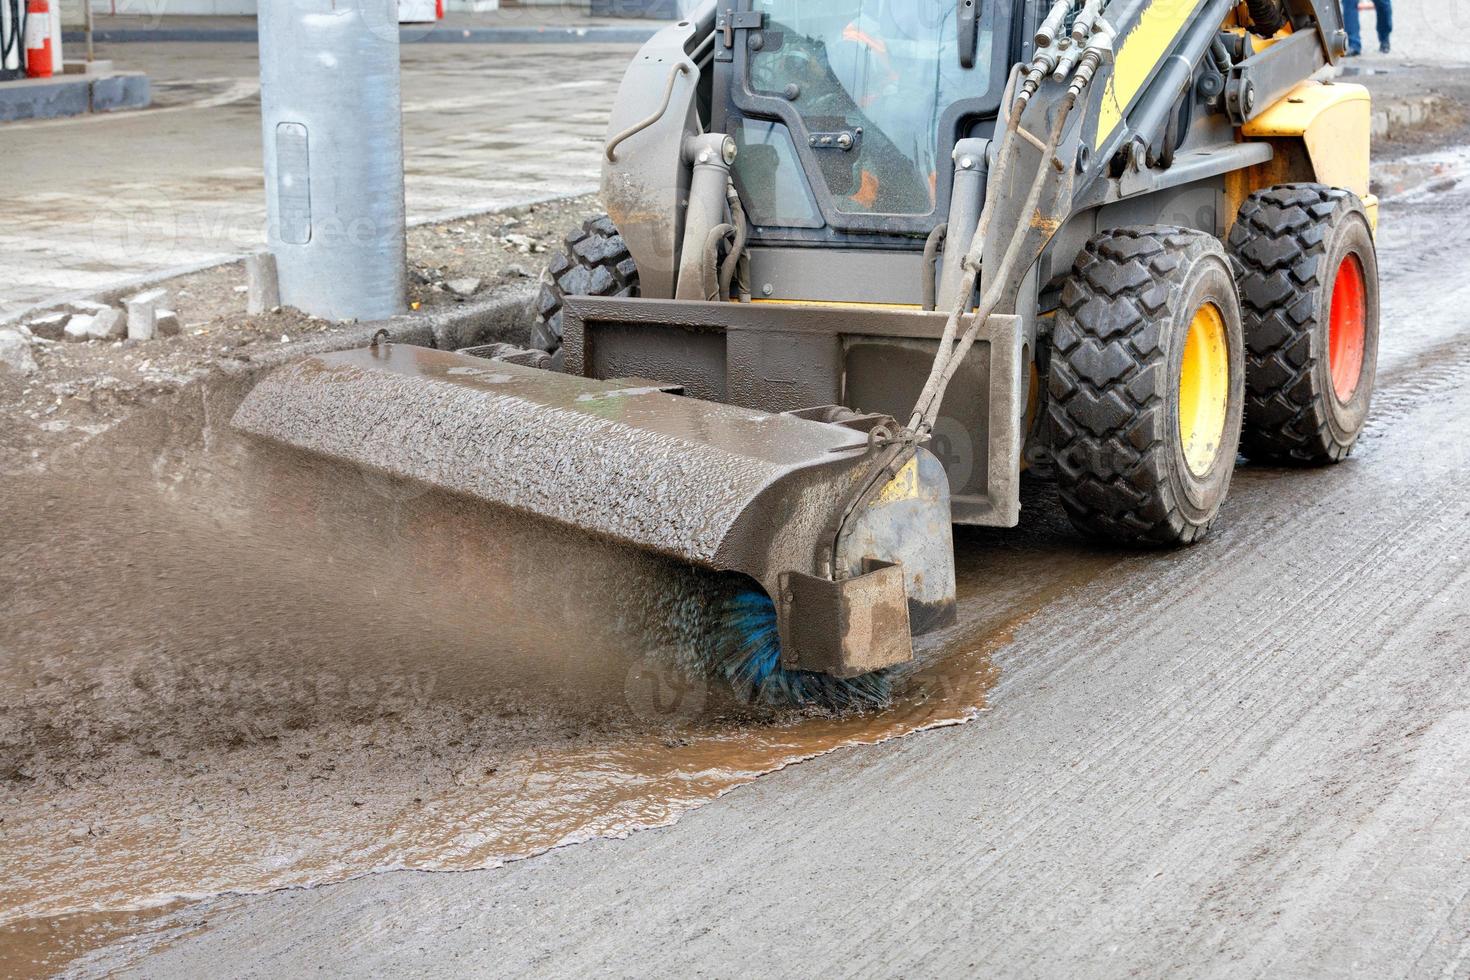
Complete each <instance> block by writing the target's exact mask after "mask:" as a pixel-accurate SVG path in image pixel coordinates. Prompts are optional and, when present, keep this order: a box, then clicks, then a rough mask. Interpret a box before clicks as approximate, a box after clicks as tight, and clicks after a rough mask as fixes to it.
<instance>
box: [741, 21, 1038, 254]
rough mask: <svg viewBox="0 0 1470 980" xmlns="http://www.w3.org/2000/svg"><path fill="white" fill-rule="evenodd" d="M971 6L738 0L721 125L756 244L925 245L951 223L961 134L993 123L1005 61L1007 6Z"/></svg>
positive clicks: (980, 132)
mask: <svg viewBox="0 0 1470 980" xmlns="http://www.w3.org/2000/svg"><path fill="white" fill-rule="evenodd" d="M967 5H968V4H967V0H958V2H957V0H735V3H734V5H733V7H732V8H731V10H730V11H729V13H728V14H727V17H729V18H730V20H731V22H732V23H734V24H736V25H738V29H735V30H732V31H730V32H728V34H727V36H728V37H732V38H733V44H732V45H731V48H730V49H729V50H727V51H722V52H721V54H720V55H717V58H720V59H723V60H725V62H726V63H725V64H723V65H722V66H721V67H722V68H723V69H724V70H725V72H726V73H727V74H726V75H725V78H726V79H727V80H728V84H718V83H717V91H723V92H725V93H727V94H728V98H727V100H726V101H725V103H724V105H723V106H722V107H721V106H719V102H720V99H719V98H718V97H717V98H716V103H717V106H716V115H717V122H716V127H717V128H719V129H722V130H723V131H725V132H728V133H730V134H731V135H732V136H733V137H734V138H735V140H736V143H737V145H738V147H739V154H738V157H737V159H736V163H735V167H734V171H735V179H736V183H737V186H738V188H739V190H740V193H741V197H742V200H743V201H744V202H745V205H746V208H747V209H748V211H749V212H750V214H751V218H752V222H753V224H754V225H755V231H754V240H755V242H756V243H757V244H761V243H765V244H774V243H783V244H790V245H814V244H826V245H839V246H852V247H858V248H865V247H866V248H883V247H887V248H895V247H896V248H911V247H921V246H922V243H923V238H924V236H926V235H927V234H928V233H929V232H930V231H931V230H932V229H933V228H934V226H935V225H936V224H939V223H941V222H943V221H944V220H945V216H946V215H947V213H948V210H949V195H950V185H951V183H952V180H953V170H952V168H953V164H952V162H951V159H950V157H951V152H952V150H953V148H954V145H955V142H956V140H958V139H960V138H962V137H965V136H987V135H989V134H990V132H991V131H992V130H993V128H994V119H995V117H996V114H997V112H998V110H999V106H1000V100H1001V94H1002V90H1003V89H1004V87H1005V84H1006V78H1007V74H1008V72H1009V69H1010V66H1011V63H1012V58H1011V57H1010V54H1011V50H1010V49H1011V40H1012V36H1013V30H1012V9H1011V8H1012V7H1013V5H1012V4H1009V3H1004V4H1003V3H997V2H983V0H974V9H975V11H976V15H975V16H974V17H973V21H971V19H970V18H969V17H968V16H965V15H964V14H963V13H962V11H963V10H964V8H965V7H966V6H967ZM967 35H968V36H967ZM716 43H717V45H719V46H720V47H721V48H723V44H722V43H721V42H720V41H718V40H717V42H716ZM720 108H723V109H724V119H723V120H722V121H720V120H718V116H719V109H720Z"/></svg>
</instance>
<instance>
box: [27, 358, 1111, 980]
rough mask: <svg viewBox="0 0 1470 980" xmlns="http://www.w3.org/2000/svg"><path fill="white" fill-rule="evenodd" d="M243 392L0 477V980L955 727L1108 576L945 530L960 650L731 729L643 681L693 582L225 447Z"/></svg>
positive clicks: (697, 594) (522, 849)
mask: <svg viewBox="0 0 1470 980" xmlns="http://www.w3.org/2000/svg"><path fill="white" fill-rule="evenodd" d="M246 385H247V382H245V381H234V382H230V383H225V384H220V385H215V386H214V387H206V386H198V387H195V388H192V389H189V390H187V391H186V392H185V393H184V394H183V395H181V396H179V398H178V399H177V401H176V402H175V403H173V404H171V405H167V406H159V407H156V408H154V409H151V410H149V411H146V412H142V413H139V414H137V415H136V416H134V417H133V418H131V419H130V420H129V421H127V422H126V423H124V424H123V425H122V426H120V427H118V428H117V429H115V430H113V431H111V432H108V433H106V434H105V435H104V436H103V437H101V438H99V439H97V440H94V441H93V442H92V443H90V444H87V445H85V446H83V447H81V448H79V449H78V450H76V451H74V452H72V453H70V454H67V455H66V456H65V457H63V458H59V459H56V460H54V461H53V462H52V463H51V464H50V465H49V466H48V467H46V468H45V469H44V470H41V471H39V472H28V473H24V474H12V475H10V476H8V477H6V478H5V479H4V483H5V486H4V488H3V493H4V497H5V499H6V501H7V511H6V513H7V518H6V524H7V527H6V534H5V537H4V542H3V545H0V550H3V555H0V594H3V596H4V598H3V600H0V650H3V652H4V658H3V669H0V801H3V803H0V817H3V823H0V834H3V839H4V842H5V848H6V861H5V864H4V869H3V872H0V963H7V964H8V966H7V970H19V971H21V972H27V971H30V970H34V969H36V968H38V967H41V966H42V965H43V964H44V967H45V968H47V969H55V968H57V967H58V966H61V965H63V964H64V963H66V962H67V961H68V960H70V959H71V958H72V957H73V956H75V955H77V954H79V953H80V952H83V951H85V950H86V949H87V948H89V947H91V946H93V945H96V944H100V943H103V942H106V941H109V940H111V939H113V938H116V936H118V935H119V934H125V933H127V932H131V931H133V930H135V929H145V928H153V927H161V926H166V927H167V928H169V929H178V928H189V923H190V922H191V921H192V920H191V919H190V917H189V915H188V913H187V911H185V912H184V913H182V914H180V913H178V912H177V909H178V908H179V907H180V906H181V905H182V904H184V903H187V902H188V901H190V900H194V899H200V898H206V897H211V896H215V895H220V894H223V893H231V892H259V891H266V890H270V889H275V888H281V887H292V886H295V887H300V886H308V885H313V884H319V883H323V882H330V881H339V880H343V879H346V878H350V877H354V876H358V875H362V874H367V873H371V872H375V871H383V870H390V869H402V868H411V869H422V870H467V869H476V868H486V867H493V866H496V865H498V864H500V863H502V862H504V861H506V860H509V859H514V858H519V857H525V856H528V855H531V854H535V853H539V852H541V851H545V850H547V849H549V848H552V847H556V846H559V845H563V844H567V843H573V842H577V841H582V840H587V839H590V838H593V837H597V836H623V835H626V834H627V833H629V832H631V831H633V830H636V829H640V828H644V827H651V826H660V825H664V824H668V823H670V822H672V821H674V820H675V819H677V817H678V816H679V814H681V813H683V812H685V811H687V810H689V809H691V808H693V807H697V806H699V805H701V804H703V803H705V802H707V801H709V800H712V799H715V798H717V797H718V796H720V795H722V794H723V793H725V792H728V791H729V790H730V789H732V788H734V787H736V786H739V785H741V784H743V783H746V782H749V781H750V780H752V779H754V778H756V777H758V776H760V775H761V774H763V773H766V772H770V771H772V770H774V769H779V768H781V767H783V766H786V765H789V764H791V763H793V762H796V761H800V760H802V759H806V758H810V757H812V756H815V755H819V754H822V753H825V752H828V751H831V750H833V749H834V748H837V747H840V746H844V745H852V744H861V743H871V742H876V741H881V740H885V739H889V738H894V737H898V736H901V735H904V734H908V733H910V732H914V731H917V730H921V729H925V728H931V727H935V726H941V725H948V724H954V723H958V722H962V721H964V720H967V719H969V718H971V717H973V716H974V715H975V713H976V712H978V711H980V710H981V709H983V708H984V706H985V697H986V692H987V691H988V690H989V688H990V686H991V685H992V684H993V682H994V680H995V674H994V670H993V668H992V667H991V664H990V660H989V652H990V650H991V649H992V648H993V647H994V646H995V645H997V644H1000V643H1003V642H1004V641H1005V638H1006V636H1007V635H1008V633H1009V631H1010V629H1012V628H1013V627H1014V626H1015V625H1016V624H1017V623H1019V622H1022V621H1024V620H1025V619H1026V618H1027V617H1028V616H1029V615H1030V614H1031V612H1032V611H1034V610H1035V609H1037V608H1039V606H1040V605H1042V604H1044V603H1045V602H1046V601H1048V600H1049V599H1051V598H1053V597H1054V596H1055V595H1056V594H1057V593H1058V592H1059V591H1060V590H1065V589H1066V588H1069V587H1070V586H1071V585H1072V584H1074V583H1077V582H1081V581H1086V580H1088V579H1089V578H1091V577H1092V576H1094V575H1096V574H1097V573H1099V572H1100V571H1102V570H1103V569H1105V568H1106V567H1108V566H1109V565H1110V564H1112V562H1113V561H1114V560H1115V559H1112V558H1109V557H1107V556H1093V557H1091V558H1086V559H1084V560H1083V561H1081V562H1080V563H1076V562H1074V563H1072V564H1071V565H1070V566H1069V567H1068V570H1067V571H1066V572H1065V573H1059V572H1057V571H1056V570H1055V566H1056V565H1057V562H1056V561H1055V559H1054V555H1053V554H1051V553H1050V552H1049V550H1048V549H1047V548H1046V547H1036V546H1034V545H1031V546H1028V545H1026V544H1024V543H1021V544H1018V545H1012V546H1005V545H1004V544H1000V542H1002V541H1003V540H1004V539H1003V538H1002V537H1001V536H997V535H986V534H969V533H963V532H962V542H961V554H960V561H961V566H962V567H961V601H962V602H964V603H966V605H967V615H966V617H965V625H964V626H963V627H960V628H955V629H952V630H950V631H948V632H947V633H945V634H942V635H941V636H939V637H936V638H934V639H932V640H931V641H929V642H928V643H927V644H926V645H925V647H924V650H923V661H922V663H921V664H920V666H919V668H918V669H917V670H916V671H914V672H913V673H912V674H911V675H910V676H908V677H907V678H906V679H905V680H904V681H903V683H902V686H901V688H900V690H899V693H898V695H897V697H896V700H895V703H894V705H893V706H892V707H891V708H890V709H888V710H886V711H882V712H873V713H867V714H854V715H847V716H831V715H822V714H813V713H800V712H792V711H787V712H775V711H770V710H762V709H755V708H751V707H748V706H745V705H741V704H737V703H735V702H734V701H733V700H732V699H731V697H730V695H729V693H728V691H727V690H725V689H724V688H723V687H721V686H719V685H715V684H711V683H705V682H703V681H701V680H698V679H695V678H690V677H688V676H687V675H686V674H684V673H683V672H682V671H680V670H679V669H678V668H677V667H676V666H675V663H676V661H677V660H678V659H679V650H680V649H681V644H685V643H688V642H689V641H690V638H691V635H690V634H691V631H696V632H697V631H698V630H699V629H701V628H702V620H701V616H702V613H703V608H702V599H703V597H704V596H705V594H706V593H705V591H704V590H703V585H704V584H706V583H704V582H703V580H702V577H701V576H698V575H696V574H694V573H693V572H691V571H689V570H686V569H683V568H681V567H679V566H675V565H672V564H670V563H666V562H663V561H661V560H658V559H653V558H650V557H648V556H645V555H642V554H637V553H632V552H629V551H626V550H622V549H619V548H615V547H612V546H608V545H602V544H598V543H596V542H592V541H589V540H587V539H586V538H585V537H583V536H580V535H576V534H571V533H567V532H564V531H559V530H556V529H554V528H551V527H549V526H546V525H542V524H540V523H538V522H535V521H530V520H527V519H525V518H521V517H511V516H507V515H504V514H501V513H497V512H494V511H491V510H490V509H488V508H486V507H484V506H482V505H475V504H471V503H469V502H467V501H462V500H460V499H457V498H454V497H450V496H447V495H444V494H439V493H435V492H428V491H423V490H421V489H419V488H416V487H414V486H411V485H406V484H402V483H396V482H391V481H387V480H385V479H383V478H380V477H378V476H376V475H374V474H372V473H370V472H367V471H362V470H349V469H346V468H343V467H338V466H335V465H331V464H326V463H322V462H319V461H316V460H313V459H310V458H308V457H306V456H303V455H299V454H295V453H289V452H285V451H281V450H277V449H273V448H269V447H266V446H264V445H261V444H253V443H249V442H247V441H245V440H243V439H241V438H240V437H237V436H236V435H235V434H233V433H232V432H231V431H230V430H229V429H228V427H227V425H226V424H224V423H225V420H227V419H228V418H229V417H230V414H231V412H232V410H233V406H234V405H235V404H236V403H237V401H238V399H239V398H240V397H241V395H242V394H243V392H244V390H245V387H246ZM1048 568H1050V569H1051V570H1050V571H1048V570H1047V569H1048ZM130 910H153V911H145V912H143V913H140V914H134V913H133V911H130ZM180 915H182V918H181V917H180Z"/></svg>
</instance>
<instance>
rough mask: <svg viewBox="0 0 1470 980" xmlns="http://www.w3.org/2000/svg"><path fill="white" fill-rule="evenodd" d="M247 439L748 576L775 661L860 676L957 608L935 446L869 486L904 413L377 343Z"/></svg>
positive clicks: (264, 409) (261, 420)
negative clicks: (768, 602)
mask: <svg viewBox="0 0 1470 980" xmlns="http://www.w3.org/2000/svg"><path fill="white" fill-rule="evenodd" d="M234 424H235V426H236V427H237V428H239V429H242V430H243V431H245V432H248V433H251V434H253V435H257V436H262V437H265V438H267V439H270V440H273V441H275V442H279V443H283V444H286V445H290V446H294V447H297V448H299V449H304V450H306V451H308V452H312V453H316V454H319V455H322V456H326V457H329V458H332V459H335V460H338V461H341V462H346V463H350V464H353V465H365V466H369V467H372V468H373V469H375V470H377V471H380V472H383V473H386V474H389V475H391V476H394V477H399V478H404V479H409V480H416V481H419V482H422V483H425V484H428V485H431V486H433V487H435V488H438V489H442V490H447V491H449V492H452V493H456V494H461V495H463V496H467V497H472V498H475V499H478V500H483V501H485V502H486V503H490V504H495V505H499V506H502V507H507V508H510V509H513V510H517V511H522V512H525V513H530V514H535V515H538V516H540V517H543V518H546V519H549V520H551V521H554V522H557V523H560V524H563V525H566V526H569V527H573V528H578V529H580V530H583V531H586V532H588V533H590V534H594V535H599V536H601V537H605V538H608V539H611V540H614V541H618V542H622V543H625V544H629V545H633V546H635V547H638V548H644V549H647V550H650V551H654V552H658V553H661V554H664V555H667V556H670V557H673V558H678V559H682V560H684V561H686V562H690V563H692V564H695V565H699V566H702V567H705V568H709V569H713V570H716V571H723V572H738V573H741V574H743V575H746V576H749V578H751V579H752V580H754V581H755V582H756V583H758V584H759V585H760V587H761V588H762V589H764V590H765V592H766V593H767V594H768V595H770V596H771V598H772V600H773V601H774V603H775V608H776V612H777V618H778V626H779V632H780V638H781V660H782V665H783V667H785V668H786V669H788V670H800V671H810V672H818V673H824V674H830V675H832V676H834V677H838V678H851V677H857V676H860V675H863V674H866V673H870V672H872V671H876V670H881V669H882V668H885V667H891V666H894V665H895V664H900V663H903V662H905V661H907V660H909V659H910V658H911V656H912V650H911V645H910V640H909V636H910V631H911V629H916V628H917V629H927V628H932V627H934V626H937V625H940V624H943V623H946V622H948V621H950V620H951V619H952V618H953V616H954V564H953V557H952V553H951V548H950V513H949V489H948V483H947V481H946V479H945V476H944V470H943V467H941V466H940V464H939V463H938V461H936V460H935V459H934V457H933V456H931V455H930V454H928V453H927V452H923V451H920V452H918V453H915V454H913V455H912V457H910V458H908V459H906V460H904V461H903V462H902V463H901V464H900V465H899V466H898V467H897V468H896V469H895V471H894V472H893V473H891V474H888V475H887V478H886V479H885V480H884V481H883V486H882V487H881V488H880V492H878V493H877V494H875V495H869V496H862V494H861V491H862V490H863V489H864V487H863V485H862V481H863V480H865V479H867V478H869V477H870V476H871V471H872V462H873V460H874V458H875V457H876V456H878V455H879V454H881V453H882V452H883V449H882V448H881V447H882V445H883V444H884V441H885V435H886V433H888V432H890V431H891V430H892V429H893V428H894V423H893V421H892V420H891V419H886V418H882V417H877V416H871V415H866V416H865V415H859V414H857V413H853V412H849V411H846V410H845V409H841V408H837V407H830V408H824V409H814V410H811V411H805V412H793V413H778V414H772V413H769V412H761V411H754V410H751V409H745V408H740V407H737V406H733V405H721V404H716V403H712V402H705V401H699V400H696V399H692V398H686V397H683V396H681V395H680V394H679V393H678V388H677V387H670V386H667V385H662V384H660V383H658V382H655V381H647V380H641V379H636V378H631V379H619V380H612V381H598V380H593V379H590V378H576V377H571V376H569V375H564V374H555V373H552V372H549V371H543V370H538V369H535V368H529V367H523V366H521V365H518V364H513V363H505V362H496V361H487V360H484V359H481V358H477V357H471V356H468V355H465V354H457V353H451V352H447V351H436V350H429V349H425V348H419V347H410V346H403V345H397V344H389V343H383V344H379V345H376V346H374V347H371V348H368V349H366V350H359V351H348V352H343V353H336V354H323V355H319V356H316V357H311V358H307V359H306V360H303V361H299V362H297V363H294V364H291V365H289V366H287V367H285V368H282V369H280V370H278V371H276V372H274V373H273V374H271V375H269V376H268V377H267V378H265V379H264V380H263V381H261V382H260V383H259V384H258V385H256V387H255V388H254V390H252V391H251V393H250V394H249V395H248V396H247V397H246V399H245V401H244V402H243V403H242V404H241V406H240V408H239V410H238V411H237V413H236V415H235V419H234Z"/></svg>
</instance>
